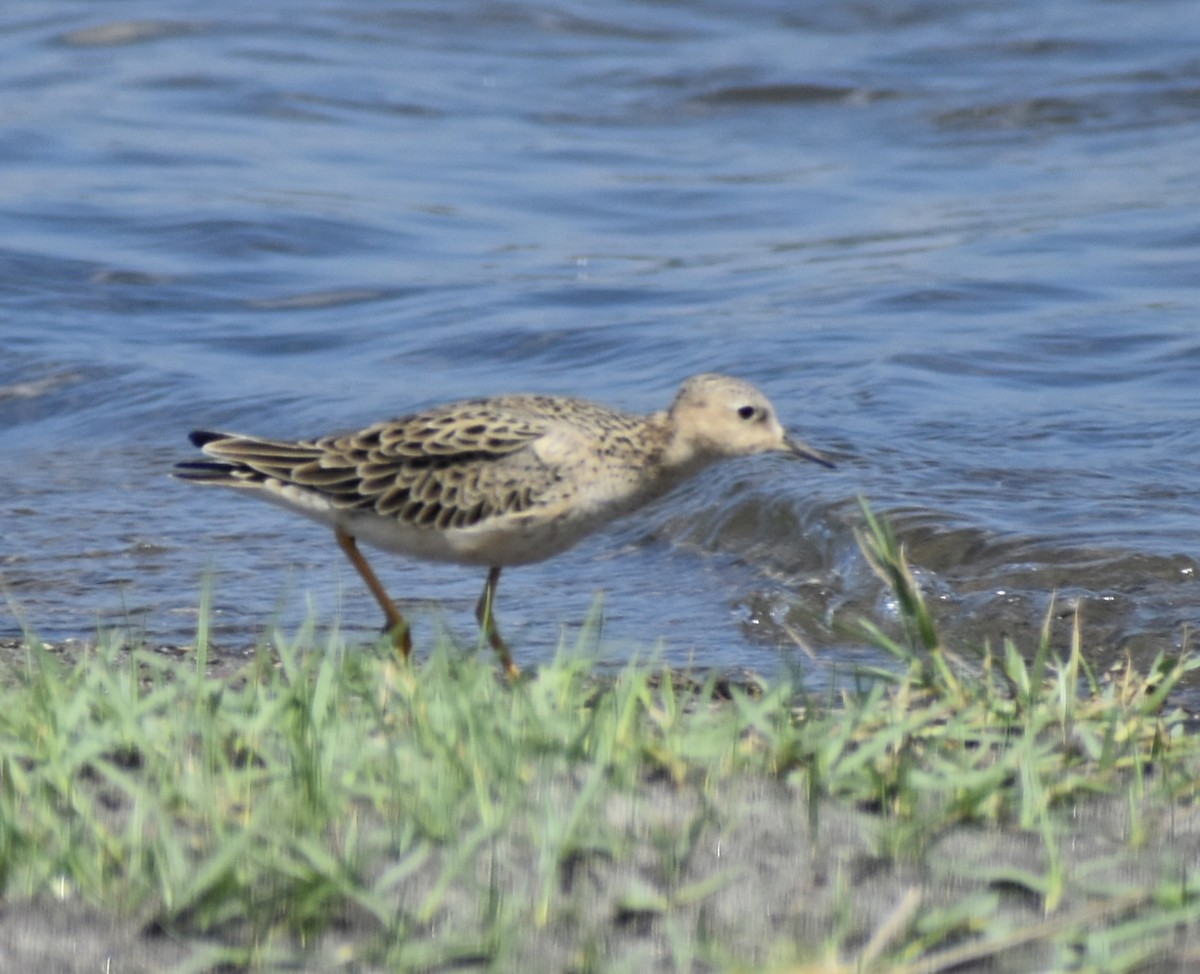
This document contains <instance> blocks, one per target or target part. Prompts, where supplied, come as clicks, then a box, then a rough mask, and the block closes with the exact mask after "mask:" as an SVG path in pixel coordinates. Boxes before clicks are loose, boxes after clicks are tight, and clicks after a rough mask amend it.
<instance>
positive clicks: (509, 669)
mask: <svg viewBox="0 0 1200 974" xmlns="http://www.w3.org/2000/svg"><path fill="white" fill-rule="evenodd" d="M499 581H500V569H499V568H498V567H496V568H492V569H490V570H489V571H488V577H487V582H486V583H485V584H484V586H483V594H482V595H481V596H479V602H478V603H476V605H475V618H476V619H478V620H479V627H480V629H482V630H483V634H484V635H485V636H487V640H488V643H489V644H490V645H491V647H492V649H494V650H495V651H496V655H497V656H499V657H500V664H501V665H502V666H503V667H504V673H505V675H506V676H507V677H508V678H509V679H510V680H515V679H516V678H517V677H518V676H520V675H521V671H520V669H519V668H518V667H517V664H516V663H514V662H513V658H512V654H511V653H510V652H509V651H508V644H507V643H505V642H504V640H503V639H502V638H501V636H500V630H499V629H497V628H496V616H495V613H494V611H493V609H494V607H495V602H496V583H497V582H499Z"/></svg>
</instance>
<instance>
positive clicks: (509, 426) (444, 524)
mask: <svg viewBox="0 0 1200 974" xmlns="http://www.w3.org/2000/svg"><path fill="white" fill-rule="evenodd" d="M549 431H550V425H549V424H548V423H547V421H546V419H545V418H544V417H538V416H537V415H534V414H531V413H529V412H527V411H525V410H522V409H520V408H517V407H516V406H512V407H508V408H505V407H503V406H501V405H499V404H498V403H497V402H496V401H495V400H491V401H487V402H483V401H480V402H478V403H475V402H467V403H459V404H455V405H453V406H448V407H443V408H441V409H434V410H430V411H427V412H422V413H417V414H414V415H411V416H406V417H401V418H400V419H396V420H389V421H385V422H382V423H376V424H375V425H374V426H369V427H367V428H366V429H363V430H359V431H357V432H354V433H347V434H344V435H337V436H328V437H324V438H322V439H319V440H311V441H299V442H286V441H278V440H264V439H255V438H251V437H243V436H234V435H225V434H209V433H197V434H193V436H192V440H193V442H194V443H196V445H198V446H200V447H201V448H202V449H203V450H204V452H205V453H207V454H209V456H212V457H214V458H216V460H218V461H221V462H222V464H223V465H224V466H225V467H226V468H227V469H226V471H225V475H224V479H221V480H220V482H223V483H226V484H228V485H230V486H262V487H267V488H268V489H271V488H272V487H273V486H277V485H282V486H290V487H298V488H301V489H303V490H308V491H312V492H313V493H314V494H317V495H319V496H320V497H321V498H323V499H324V500H326V501H327V502H328V503H330V504H331V505H332V506H334V507H336V508H340V509H343V510H348V511H349V510H358V511H374V512H375V513H377V514H380V515H383V516H385V517H393V518H396V519H398V520H400V521H403V522H406V523H409V524H412V525H414V526H418V527H421V526H428V527H436V528H443V529H444V528H451V527H453V528H462V527H471V526H473V525H476V524H479V523H480V522H482V521H484V520H486V519H488V518H490V517H494V516H496V515H500V514H503V515H513V514H520V513H521V512H523V511H525V510H528V509H529V508H531V507H534V506H536V505H538V503H539V502H540V500H541V499H542V498H543V497H544V496H545V494H546V492H547V491H548V490H549V489H550V488H551V486H552V485H553V484H555V483H556V482H557V481H558V477H557V473H556V471H555V470H554V469H553V468H552V467H550V466H548V465H547V464H545V463H544V462H542V460H541V459H540V458H539V457H538V454H537V452H536V451H535V450H534V449H531V447H533V445H534V444H536V443H537V441H538V440H540V439H541V438H542V437H544V436H546V434H547V433H548V432H549ZM181 466H183V467H185V468H186V467H190V468H191V472H190V473H189V472H188V471H187V470H186V469H185V470H184V472H183V474H182V475H183V476H186V477H188V479H193V480H202V479H207V480H209V481H210V482H216V481H218V479H219V478H218V477H216V476H209V477H203V476H200V475H199V468H202V467H203V466H204V464H203V463H199V464H196V463H194V464H190V465H181ZM271 481H274V482H275V485H272V484H271V483H270V482H271Z"/></svg>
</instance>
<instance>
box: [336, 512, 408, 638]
mask: <svg viewBox="0 0 1200 974" xmlns="http://www.w3.org/2000/svg"><path fill="white" fill-rule="evenodd" d="M333 530H334V534H336V535H337V543H338V547H340V548H341V549H342V551H344V552H345V553H346V557H347V558H349V559H350V564H352V565H353V566H354V567H355V569H357V571H358V574H359V575H361V576H362V580H363V581H364V582H366V583H367V588H369V589H370V590H371V594H372V595H374V596H375V601H376V602H378V603H379V607H380V608H381V609H383V614H384V617H385V618H386V619H387V631H388V632H389V633H391V636H392V642H393V644H394V645H395V647H396V652H398V653H399V654H400V656H401V658H402V659H405V660H407V659H408V657H409V654H410V653H411V652H412V636H410V635H409V632H408V623H407V622H405V621H404V616H402V615H401V614H400V610H399V609H397V608H396V603H394V602H393V601H392V600H391V599H390V598H389V597H388V594H387V592H386V591H385V590H384V588H383V585H382V583H381V582H380V581H379V579H378V578H376V577H375V573H374V572H373V571H371V566H370V565H368V564H367V559H366V558H364V557H363V554H362V552H361V551H359V550H358V542H357V541H355V540H354V535H352V534H347V533H346V532H345V531H343V530H342V529H341V528H334V529H333Z"/></svg>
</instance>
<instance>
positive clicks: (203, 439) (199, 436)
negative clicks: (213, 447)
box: [188, 430, 229, 449]
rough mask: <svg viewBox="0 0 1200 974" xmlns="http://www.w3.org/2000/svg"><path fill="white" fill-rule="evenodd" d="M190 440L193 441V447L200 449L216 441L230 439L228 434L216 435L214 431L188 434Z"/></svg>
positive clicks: (197, 431)
mask: <svg viewBox="0 0 1200 974" xmlns="http://www.w3.org/2000/svg"><path fill="white" fill-rule="evenodd" d="M188 439H189V440H191V441H192V446H198V447H200V449H204V447H205V446H206V445H207V444H209V443H212V442H213V441H214V440H227V439H229V434H228V433H214V432H213V431H212V430H192V431H191V432H190V433H188Z"/></svg>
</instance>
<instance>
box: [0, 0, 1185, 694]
mask: <svg viewBox="0 0 1200 974" xmlns="http://www.w3.org/2000/svg"><path fill="white" fill-rule="evenodd" d="M172 9H174V8H170V7H167V8H163V7H162V6H161V5H151V4H148V3H138V2H129V3H122V4H106V3H96V2H91V0H90V2H70V0H64V2H60V3H56V4H53V5H50V4H45V3H40V2H36V3H35V2H21V0H16V2H10V3H6V4H5V5H4V7H3V10H2V11H0V118H2V119H3V125H2V126H0V175H2V178H0V448H2V451H3V453H2V455H3V457H4V461H5V462H4V463H3V465H2V466H0V524H2V525H3V538H2V540H0V582H2V586H3V591H4V594H5V595H6V600H7V606H8V607H7V609H0V635H3V634H4V632H5V631H9V632H11V633H16V632H18V631H20V628H21V626H22V625H24V624H27V625H29V626H32V627H33V628H34V629H36V630H37V631H38V632H39V633H40V634H42V635H43V636H44V637H47V638H53V639H62V638H67V637H81V638H88V637H90V636H93V635H94V634H95V633H96V631H97V629H98V628H99V629H106V628H110V627H129V628H131V629H133V630H134V632H135V633H137V634H144V635H146V636H147V637H148V638H150V639H151V640H153V641H161V642H184V643H186V642H188V641H189V640H191V639H193V638H194V634H195V620H196V612H197V606H198V605H199V602H200V591H201V587H202V585H203V583H204V579H205V578H206V577H210V578H211V580H212V586H213V600H214V604H215V606H216V607H217V610H218V613H219V615H218V617H217V630H216V631H217V639H218V642H219V643H220V644H221V645H223V646H227V647H231V648H236V647H239V646H244V645H249V644H251V643H253V641H254V640H255V639H256V638H257V636H258V635H259V634H260V633H263V632H265V631H267V630H268V629H269V627H271V626H272V625H274V624H275V623H276V622H282V623H283V624H284V625H285V626H288V627H290V626H294V625H296V624H297V623H298V622H299V621H300V620H302V619H303V618H304V617H305V616H306V615H307V614H308V613H309V612H310V611H312V612H314V613H315V615H316V617H317V619H318V620H320V621H322V622H323V623H326V624H329V623H332V622H333V621H334V620H335V619H340V621H341V624H342V625H343V626H344V627H345V628H346V629H348V630H352V631H354V632H360V633H363V634H366V633H368V632H370V631H371V630H373V629H374V628H375V627H376V626H377V625H378V623H379V620H378V618H377V610H376V607H375V606H374V603H373V602H372V601H371V599H370V597H369V596H368V595H367V594H366V593H365V591H363V589H362V586H361V583H360V582H359V581H358V579H357V578H356V577H355V576H354V574H353V572H352V570H351V569H350V568H349V567H348V565H346V564H344V563H343V561H342V557H341V555H340V553H339V552H338V550H337V548H336V546H335V545H334V544H333V543H332V538H331V537H329V535H328V532H326V531H324V530H323V529H321V528H320V527H319V526H316V525H313V524H310V523H308V522H306V521H303V520H302V519H299V518H295V517H292V516H289V515H287V514H286V513H283V512H280V511H278V510H276V509H275V508H272V507H269V506H267V505H262V504H255V503H251V502H249V501H245V500H243V499H241V498H237V497H233V496H230V495H229V494H227V493H225V492H220V491H202V490H197V489H196V488H194V487H191V486H190V485H186V484H181V483H177V482H174V481H172V480H170V479H168V477H167V471H168V470H169V468H170V466H171V464H172V463H173V462H175V461H176V460H179V459H185V458H187V457H188V456H189V452H190V447H189V446H188V444H187V442H186V440H185V434H186V433H187V431H188V430H189V429H192V428H195V427H197V426H200V427H216V428H230V429H235V430H240V431H246V432H255V433H261V434H266V435H275V436H292V435H295V436H302V435H314V434H319V433H326V432H331V431H334V430H337V429H343V428H348V427H353V426H355V425H356V424H360V423H366V422H370V421H374V420H376V419H380V418H384V417H386V416H389V415H397V414H400V413H403V412H405V411H407V410H409V409H411V408H413V407H416V406H420V405H427V404H429V403H433V402H436V401H439V400H444V399H451V398H457V397H461V396H469V395H476V394H481V393H491V392H499V391H524V390H536V391H556V392H569V393H572V394H577V395H583V396H588V397H591V398H596V399H601V400H604V401H606V402H611V403H614V404H617V405H621V406H624V407H627V408H630V409H636V410H652V409H657V408H660V407H662V406H663V405H665V403H666V402H667V401H668V400H669V398H670V396H671V395H672V393H673V390H674V388H675V387H676V385H677V384H678V382H679V380H680V379H681V378H682V377H683V376H685V375H688V374H690V373H692V372H697V371H707V370H723V371H729V372H733V373H736V374H739V375H742V376H745V377H747V378H749V379H751V380H753V381H755V382H756V383H758V384H760V385H761V386H762V387H763V388H764V389H765V390H766V391H767V392H768V393H769V394H770V395H771V396H772V398H773V399H774V400H775V402H776V405H777V406H778V408H779V410H780V412H781V413H782V414H783V416H784V418H785V419H786V420H787V421H788V422H789V423H790V424H791V425H792V426H793V427H794V428H795V429H796V431H797V432H798V433H800V434H801V435H802V436H804V437H805V438H806V439H807V440H809V441H810V442H812V443H813V444H814V445H817V446H820V447H822V448H825V449H828V450H830V451H831V452H832V453H834V454H835V455H837V456H838V458H839V461H840V463H839V467H838V469H837V470H836V471H833V472H829V471H824V470H821V469H819V468H817V467H815V466H810V465H806V464H800V463H793V462H789V461H787V460H784V459H781V458H762V459H758V460H752V461H746V462H744V463H738V464H731V465H729V466H726V467H724V468H722V469H719V470H718V471H716V472H714V473H713V474H712V475H711V476H707V477H705V478H703V479H701V480H698V481H696V482H694V483H692V484H690V485H689V486H687V487H686V488H684V489H683V490H681V491H679V492H678V493H676V494H675V495H673V496H672V498H671V499H670V501H669V502H667V503H663V504H660V505H658V506H656V507H654V508H653V509H651V510H648V511H647V512H645V513H644V514H642V515H639V516H637V517H635V518H632V519H630V520H628V521H625V522H623V523H622V524H621V525H619V526H618V527H616V528H615V529H614V530H613V531H611V532H609V533H607V534H603V535H599V536H597V537H595V538H593V539H590V540H589V541H587V542H585V543H584V544H582V545H581V546H580V547H579V548H577V549H576V550H574V551H573V552H571V553H569V554H567V555H565V556H563V557H561V558H559V559H556V560H555V561H553V562H550V563H546V564H543V565H539V566H532V567H529V568H525V569H520V570H513V571H510V572H508V573H507V574H506V575H505V578H504V581H503V584H502V587H501V590H500V603H499V611H500V615H501V620H502V622H503V624H504V626H505V627H506V631H507V633H508V635H509V638H510V641H511V642H512V643H513V644H514V647H515V648H516V650H517V654H518V656H519V657H520V658H521V659H523V660H525V661H533V660H537V659H539V658H545V657H546V656H548V655H549V654H550V653H552V652H553V651H554V648H555V647H556V646H557V645H558V643H559V641H560V639H561V638H562V636H563V633H564V632H565V633H566V634H567V636H568V638H573V637H572V635H571V634H572V633H573V632H574V631H575V630H577V629H578V627H579V626H580V625H581V624H582V622H583V620H584V619H585V617H586V616H587V615H588V612H589V609H590V608H591V607H592V605H593V601H594V599H595V598H596V595H597V593H599V592H603V599H604V601H603V619H604V624H603V632H602V637H601V649H602V651H603V652H604V654H605V655H606V656H609V657H611V658H612V659H614V660H617V659H621V658H624V656H626V655H627V654H628V653H629V652H631V651H633V650H635V649H640V650H641V651H643V652H646V651H649V650H650V649H651V648H652V647H654V646H655V645H656V644H657V643H658V642H659V641H660V640H661V641H662V645H663V652H664V654H665V655H666V656H667V658H668V659H670V660H671V661H674V662H683V661H685V660H687V659H689V658H692V659H696V660H698V661H700V662H702V663H704V664H706V665H708V664H713V665H719V666H723V667H741V666H746V667H751V668H754V669H759V670H763V669H767V670H769V669H771V668H772V667H774V666H776V665H777V664H778V662H779V661H780V660H791V659H797V660H799V662H800V665H802V666H805V667H808V668H809V669H810V670H817V671H819V670H820V668H819V667H816V666H815V665H814V664H813V663H811V662H810V661H809V658H808V657H807V656H805V655H804V654H800V653H798V652H797V650H796V648H795V646H796V642H797V640H799V641H800V642H803V643H804V644H805V645H806V646H807V647H809V649H810V650H811V651H812V653H813V654H814V655H815V656H816V658H817V659H820V660H825V661H831V662H836V663H839V664H841V663H852V662H855V661H858V660H862V659H873V658H874V657H873V656H872V654H871V652H870V651H869V650H868V649H866V648H865V647H866V640H865V639H864V637H863V635H862V631H861V628H860V626H859V620H860V619H861V618H864V617H865V618H869V619H873V620H875V621H876V622H880V621H882V622H886V621H887V618H888V616H889V615H890V613H891V612H892V607H891V606H890V605H889V604H888V602H887V600H886V598H885V597H884V595H883V593H882V591H881V588H880V586H879V584H878V583H877V582H876V580H875V579H874V578H873V576H872V575H871V573H870V571H869V570H868V569H867V568H866V566H865V565H864V564H863V561H862V559H861V556H860V555H859V553H858V550H857V548H856V545H855V541H854V536H853V529H854V527H855V526H856V525H857V524H858V523H859V521H860V517H859V514H858V510H857V501H856V498H857V497H858V496H860V495H862V496H865V497H866V498H869V499H870V501H871V502H872V503H873V505H874V506H875V508H876V509H877V510H878V511H880V512H882V513H885V514H887V515H888V516H889V517H891V518H892V519H893V521H894V523H895V525H896V527H897V529H898V531H899V533H900V534H901V536H902V537H904V538H905V539H906V540H907V541H908V543H909V545H910V550H911V555H912V560H913V562H914V564H915V566H916V567H917V570H918V571H919V573H920V576H921V578H922V580H923V582H924V583H925V585H926V587H927V589H928V591H929V592H930V594H931V596H932V597H933V598H934V599H935V601H936V604H937V609H938V613H939V615H940V616H941V618H942V619H943V624H944V625H945V626H946V628H947V630H948V631H949V632H950V633H951V634H952V635H955V636H957V637H962V638H967V637H970V638H973V639H979V638H982V637H984V636H987V637H990V638H992V639H993V640H995V639H999V638H1001V637H1003V636H1007V635H1011V636H1014V637H1017V638H1018V640H1019V641H1021V644H1022V645H1025V646H1029V645H1031V643H1032V640H1033V634H1034V633H1036V631H1037V629H1038V628H1039V627H1040V625H1041V621H1042V619H1043V617H1044V615H1045V613H1046V612H1047V609H1048V607H1049V606H1050V598H1051V594H1052V593H1055V592H1056V593H1057V599H1058V601H1057V606H1058V609H1057V613H1058V614H1059V615H1062V616H1064V617H1068V616H1069V615H1070V614H1071V612H1073V610H1074V607H1075V606H1076V605H1077V604H1079V605H1081V606H1082V618H1083V625H1084V630H1085V633H1086V642H1087V645H1088V651H1089V653H1091V654H1092V655H1093V656H1094V658H1095V659H1096V660H1097V661H1098V662H1105V661H1107V660H1109V659H1111V658H1112V657H1113V655H1114V654H1116V653H1118V652H1120V651H1122V650H1124V649H1133V650H1134V651H1136V652H1137V653H1139V654H1153V653H1155V652H1159V651H1163V650H1167V651H1170V650H1172V649H1173V648H1176V647H1178V646H1179V645H1181V644H1182V643H1183V642H1185V641H1186V639H1187V630H1188V628H1189V627H1191V626H1194V625H1195V624H1196V622H1197V621H1200V585H1198V583H1197V578H1196V558H1197V556H1198V555H1200V517H1197V512H1196V507H1197V504H1196V500H1195V498H1196V495H1197V487H1196V485H1197V481H1198V479H1200V478H1198V473H1200V424H1198V423H1197V422H1196V419H1197V417H1198V416H1200V316H1198V314H1197V308H1198V305H1200V178H1197V173H1198V163H1197V160H1200V18H1198V17H1196V16H1195V9H1194V5H1193V4H1192V3H1191V2H1190V0H1178V2H1171V0H1160V2H1156V3H1153V4H1147V3H1144V2H1140V0H1127V2H1092V0H1064V2H1061V3H1056V4H1044V3H1039V2H1034V0H1023V2H1017V3H1013V4H1005V5H996V4H994V3H990V2H967V0H962V2H950V0H947V2H937V0H933V2H927V0H886V2H882V0H880V2H863V3H853V4H851V3H845V2H832V3H830V2H828V0H822V2H800V3H797V2H794V0H787V2H784V0H761V2H750V3H738V4H729V3H703V2H697V3H671V2H654V3H650V2H645V3H634V2H622V0H617V2H614V3H609V4H601V5H597V4H591V3H581V2H573V0H564V2H558V3H528V2H513V3H497V2H490V0H489V2H479V3H471V2H463V3H452V4H447V3H442V2H437V3H425V4H422V3H407V2H393V3H388V2H379V0H344V2H331V3H327V4H320V3H307V4H305V3H294V4H286V5H275V8H274V9H271V8H269V7H261V5H259V6H255V5H250V4H232V3H228V2H225V0H214V2H213V3H210V4H206V5H205V6H204V8H203V11H202V13H198V14H197V15H196V19H175V15H174V14H171V13H169V11H171V10H172ZM179 9H182V8H179ZM197 9H198V10H199V8H197ZM164 10H165V11H168V13H167V15H166V16H167V18H168V19H164ZM376 563H377V567H378V568H379V570H380V573H381V575H382V576H383V577H384V579H385V581H386V583H387V584H388V586H389V587H390V588H392V589H393V590H394V592H395V593H396V594H397V595H399V596H400V601H401V604H402V605H403V606H404V607H406V608H407V609H408V610H409V611H410V612H411V613H412V614H413V616H414V618H415V619H416V625H417V640H418V643H419V644H420V643H421V642H422V640H427V639H428V636H429V633H430V632H431V630H432V629H434V628H435V627H440V626H446V627H449V629H450V630H451V631H452V632H453V633H455V635H456V636H457V637H458V638H460V640H461V641H462V642H464V643H467V644H469V643H471V642H472V641H473V639H474V635H473V626H472V619H471V608H472V606H473V605H474V601H475V599H476V597H477V595H478V590H479V588H480V586H481V584H482V578H481V577H480V574H479V573H478V572H477V571H473V570H467V569H463V568H458V567H455V566H427V565H422V564H417V563H413V562H406V561H404V560H402V559H398V558H391V557H386V556H385V557H381V558H377V559H376ZM1067 625H1068V621H1067V620H1065V619H1064V621H1063V622H1061V623H1059V627H1058V628H1059V629H1060V630H1061V632H1060V638H1063V639H1065V638H1066V629H1067ZM818 678H819V677H818Z"/></svg>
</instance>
